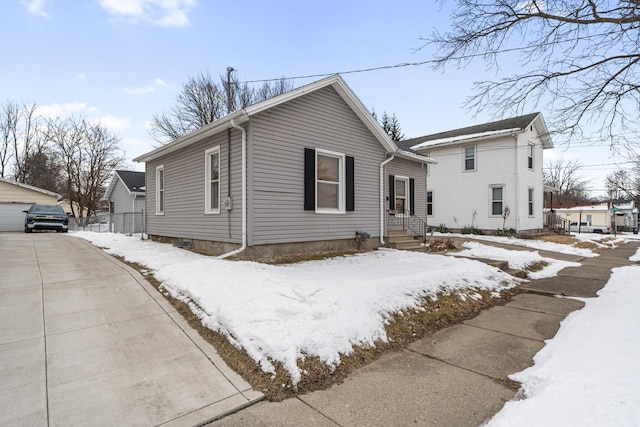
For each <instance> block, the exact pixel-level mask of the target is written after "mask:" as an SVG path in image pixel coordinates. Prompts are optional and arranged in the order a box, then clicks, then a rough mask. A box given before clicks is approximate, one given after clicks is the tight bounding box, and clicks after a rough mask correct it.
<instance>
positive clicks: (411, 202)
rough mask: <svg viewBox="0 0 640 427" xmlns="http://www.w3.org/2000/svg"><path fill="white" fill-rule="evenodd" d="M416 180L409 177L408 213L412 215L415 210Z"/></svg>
mask: <svg viewBox="0 0 640 427" xmlns="http://www.w3.org/2000/svg"><path fill="white" fill-rule="evenodd" d="M415 192H416V181H415V180H414V179H413V178H409V213H410V214H411V215H414V214H415V212H416V198H415V197H414V196H415Z"/></svg>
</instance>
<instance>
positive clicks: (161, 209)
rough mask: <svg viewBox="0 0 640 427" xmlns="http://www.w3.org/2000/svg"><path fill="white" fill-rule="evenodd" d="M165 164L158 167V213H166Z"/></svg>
mask: <svg viewBox="0 0 640 427" xmlns="http://www.w3.org/2000/svg"><path fill="white" fill-rule="evenodd" d="M164 202H165V198H164V165H160V166H158V167H157V168H156V215H164Z"/></svg>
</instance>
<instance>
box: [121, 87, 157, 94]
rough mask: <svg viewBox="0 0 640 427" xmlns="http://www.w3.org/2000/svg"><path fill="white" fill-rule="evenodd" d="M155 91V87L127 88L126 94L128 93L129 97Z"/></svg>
mask: <svg viewBox="0 0 640 427" xmlns="http://www.w3.org/2000/svg"><path fill="white" fill-rule="evenodd" d="M155 91H156V90H155V89H154V88H153V86H147V87H134V88H126V89H125V90H124V92H125V93H128V94H129V95H141V94H143V93H151V92H155Z"/></svg>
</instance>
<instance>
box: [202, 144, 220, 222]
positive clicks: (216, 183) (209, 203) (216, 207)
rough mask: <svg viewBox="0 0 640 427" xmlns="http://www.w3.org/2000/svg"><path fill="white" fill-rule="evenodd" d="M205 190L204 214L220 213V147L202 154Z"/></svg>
mask: <svg viewBox="0 0 640 427" xmlns="http://www.w3.org/2000/svg"><path fill="white" fill-rule="evenodd" d="M204 164H205V172H204V176H205V189H204V200H205V206H204V213H205V214H219V213H220V146H219V145H218V146H216V147H213V148H209V149H208V150H206V151H205V152H204Z"/></svg>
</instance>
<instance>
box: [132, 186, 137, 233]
mask: <svg viewBox="0 0 640 427" xmlns="http://www.w3.org/2000/svg"><path fill="white" fill-rule="evenodd" d="M136 196H137V194H135V193H134V194H133V200H132V201H131V212H133V231H132V232H131V233H132V234H133V233H135V232H136Z"/></svg>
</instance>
